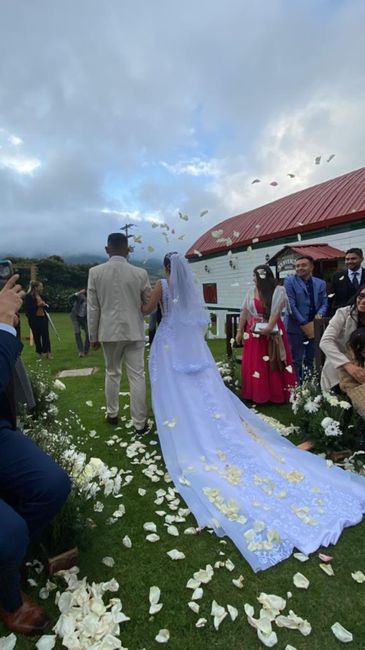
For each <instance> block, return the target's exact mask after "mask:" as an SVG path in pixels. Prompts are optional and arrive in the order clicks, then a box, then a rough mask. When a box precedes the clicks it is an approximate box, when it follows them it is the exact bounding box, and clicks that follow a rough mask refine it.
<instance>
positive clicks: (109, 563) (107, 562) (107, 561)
mask: <svg viewBox="0 0 365 650" xmlns="http://www.w3.org/2000/svg"><path fill="white" fill-rule="evenodd" d="M102 563H103V564H105V566H109V567H113V566H114V564H115V561H114V560H113V558H112V557H110V556H108V555H107V556H106V557H103V559H102Z"/></svg>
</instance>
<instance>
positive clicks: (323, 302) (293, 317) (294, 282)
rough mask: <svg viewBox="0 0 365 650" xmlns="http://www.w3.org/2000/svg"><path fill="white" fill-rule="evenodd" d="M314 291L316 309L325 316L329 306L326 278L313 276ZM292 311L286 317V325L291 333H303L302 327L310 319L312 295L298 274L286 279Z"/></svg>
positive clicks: (285, 283)
mask: <svg viewBox="0 0 365 650" xmlns="http://www.w3.org/2000/svg"><path fill="white" fill-rule="evenodd" d="M312 281H313V293H314V310H315V313H316V314H321V316H325V315H326V313H327V308H328V298H327V287H326V283H325V281H324V280H321V279H320V278H315V277H313V276H312ZM284 287H285V289H286V293H287V295H288V299H289V304H290V310H291V313H290V314H288V315H287V316H286V318H285V327H286V329H287V332H289V333H290V334H303V332H302V330H301V329H300V326H301V325H305V324H306V323H308V321H309V314H310V306H311V305H310V296H309V291H308V289H307V285H306V283H305V282H304V280H302V279H301V278H300V277H299V276H298V275H296V274H295V275H289V276H288V277H286V278H285V280H284Z"/></svg>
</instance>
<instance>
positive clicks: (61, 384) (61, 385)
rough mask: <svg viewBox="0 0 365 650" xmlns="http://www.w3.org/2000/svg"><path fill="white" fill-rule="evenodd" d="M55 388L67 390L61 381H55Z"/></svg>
mask: <svg viewBox="0 0 365 650" xmlns="http://www.w3.org/2000/svg"><path fill="white" fill-rule="evenodd" d="M53 386H54V387H55V388H57V390H66V386H65V384H64V383H63V381H60V380H59V379H55V380H54V382H53Z"/></svg>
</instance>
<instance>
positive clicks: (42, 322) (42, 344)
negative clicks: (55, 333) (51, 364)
mask: <svg viewBox="0 0 365 650" xmlns="http://www.w3.org/2000/svg"><path fill="white" fill-rule="evenodd" d="M47 307H48V305H47V303H46V302H45V300H44V298H43V283H42V282H37V281H31V282H30V284H29V289H28V292H27V294H26V296H25V299H24V311H25V313H26V316H27V318H28V323H29V327H30V329H31V330H32V334H33V339H34V345H35V350H36V352H37V354H39V355H40V356H41V357H43V358H48V359H52V354H51V342H50V338H49V329H48V318H47V312H46V310H47Z"/></svg>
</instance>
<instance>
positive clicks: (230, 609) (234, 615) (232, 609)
mask: <svg viewBox="0 0 365 650" xmlns="http://www.w3.org/2000/svg"><path fill="white" fill-rule="evenodd" d="M227 609H228V613H229V615H230V617H231V619H232V621H235V620H236V618H237V616H238V609H237V608H236V607H233V605H227Z"/></svg>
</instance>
